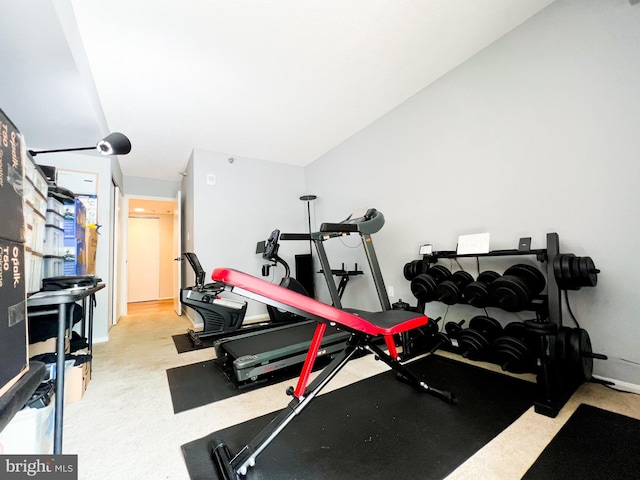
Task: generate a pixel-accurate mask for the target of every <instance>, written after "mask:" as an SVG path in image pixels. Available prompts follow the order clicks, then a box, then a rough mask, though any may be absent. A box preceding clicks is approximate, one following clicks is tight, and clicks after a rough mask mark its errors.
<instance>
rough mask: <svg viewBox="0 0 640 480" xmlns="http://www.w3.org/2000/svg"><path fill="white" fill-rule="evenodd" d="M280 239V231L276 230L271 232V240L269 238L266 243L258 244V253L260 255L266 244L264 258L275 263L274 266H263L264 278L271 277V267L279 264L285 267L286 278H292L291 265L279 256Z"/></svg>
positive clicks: (263, 252) (263, 251)
mask: <svg viewBox="0 0 640 480" xmlns="http://www.w3.org/2000/svg"><path fill="white" fill-rule="evenodd" d="M279 239H280V230H278V229H277V228H276V229H275V230H274V231H273V232H271V235H269V238H267V240H266V241H265V242H258V249H257V253H260V250H261V244H264V249H263V250H262V258H264V259H265V260H269V261H270V262H273V265H263V266H262V276H263V277H266V276H267V275H269V270H270V269H271V267H272V266H275V265H277V264H278V263H279V264H281V265H282V266H283V267H284V272H285V273H284V276H285V278H288V277H290V276H291V268H289V264H288V263H287V262H285V261H284V259H283V258H281V257H280V256H279V255H278V250H279V249H280V243H279V242H278V240H279Z"/></svg>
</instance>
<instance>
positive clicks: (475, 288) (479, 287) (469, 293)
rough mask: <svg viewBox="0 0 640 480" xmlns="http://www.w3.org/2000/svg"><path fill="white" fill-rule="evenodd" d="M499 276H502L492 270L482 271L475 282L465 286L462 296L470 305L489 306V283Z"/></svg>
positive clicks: (477, 306)
mask: <svg viewBox="0 0 640 480" xmlns="http://www.w3.org/2000/svg"><path fill="white" fill-rule="evenodd" d="M498 277H500V274H499V273H498V272H494V271H492V270H487V271H484V272H482V273H480V275H478V278H476V281H475V282H471V283H469V284H468V285H467V286H466V287H465V288H464V291H463V292H462V296H463V297H464V299H465V300H466V301H467V303H468V304H469V305H473V306H474V307H476V308H484V307H487V306H489V303H490V297H489V284H490V283H491V282H493V281H494V280H495V279H496V278H498Z"/></svg>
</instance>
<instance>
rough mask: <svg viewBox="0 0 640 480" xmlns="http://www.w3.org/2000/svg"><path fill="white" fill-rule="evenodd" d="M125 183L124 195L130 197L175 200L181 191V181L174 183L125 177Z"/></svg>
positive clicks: (171, 181) (155, 179)
mask: <svg viewBox="0 0 640 480" xmlns="http://www.w3.org/2000/svg"><path fill="white" fill-rule="evenodd" d="M176 176H177V175H176ZM123 183H124V193H125V194H126V195H129V196H141V197H160V198H175V196H176V194H177V193H178V192H179V191H180V179H178V180H175V181H173V180H159V179H157V178H143V177H131V176H124V177H123Z"/></svg>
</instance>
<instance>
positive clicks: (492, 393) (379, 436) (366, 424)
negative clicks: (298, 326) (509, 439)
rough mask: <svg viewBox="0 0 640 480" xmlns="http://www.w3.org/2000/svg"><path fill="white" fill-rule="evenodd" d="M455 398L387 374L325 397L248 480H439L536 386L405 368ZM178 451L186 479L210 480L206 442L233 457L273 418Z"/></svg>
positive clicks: (429, 363)
mask: <svg viewBox="0 0 640 480" xmlns="http://www.w3.org/2000/svg"><path fill="white" fill-rule="evenodd" d="M409 366H410V368H411V370H412V371H414V372H415V373H417V374H419V375H424V376H426V377H427V378H429V381H430V382H433V383H434V384H437V385H439V386H442V387H446V388H447V389H449V390H452V391H455V393H456V396H457V398H458V403H456V404H455V405H450V404H447V403H445V402H442V401H440V400H438V399H436V398H434V397H432V396H430V395H425V394H424V393H421V392H419V391H417V390H416V389H415V388H413V387H411V386H409V385H405V384H403V383H401V382H399V381H398V380H397V379H396V374H395V372H393V371H389V372H385V373H382V374H379V375H376V376H374V377H371V378H369V379H366V380H362V381H360V382H357V383H355V384H353V385H350V386H348V387H344V388H341V389H339V390H336V391H334V392H331V393H327V394H326V395H321V396H319V397H318V398H317V399H316V400H315V402H313V404H312V405H310V406H309V408H308V409H307V410H306V411H305V412H304V413H303V414H302V415H300V416H299V417H298V418H296V420H295V421H294V422H292V423H291V424H290V425H289V426H288V427H287V428H285V430H284V431H283V432H282V433H281V434H280V435H279V436H278V437H277V438H276V439H275V440H274V441H273V443H271V444H270V445H269V446H268V447H267V449H266V450H265V452H264V454H263V455H261V456H260V457H259V458H258V459H257V466H256V467H255V468H252V469H250V470H249V472H248V474H247V477H246V478H247V479H248V480H254V479H274V478H277V479H279V480H287V479H294V478H304V479H306V480H314V479H323V480H331V479H336V480H342V479H345V478H368V479H371V480H374V479H385V480H386V479H388V478H420V479H424V480H430V479H434V480H435V479H441V478H444V477H446V476H447V475H448V474H449V473H451V472H452V471H453V470H454V469H455V468H457V467H458V466H459V465H460V464H461V463H463V462H464V461H465V460H466V459H467V458H469V457H470V456H471V455H473V454H474V453H475V452H476V451H477V450H478V449H480V448H481V447H482V446H483V445H485V444H486V443H487V442H488V441H489V440H491V439H492V438H493V437H495V436H496V435H497V434H498V433H500V432H501V431H502V430H503V429H504V428H506V427H507V426H508V425H510V424H511V423H512V422H513V421H515V420H516V419H517V418H518V417H519V416H520V415H521V414H522V413H524V411H525V410H526V409H527V408H529V407H530V406H531V405H532V402H533V398H534V392H535V384H533V383H530V382H526V381H523V380H519V379H516V378H513V377H509V376H506V375H502V374H499V373H495V372H491V371H488V370H484V369H481V368H479V367H476V366H473V365H468V364H464V363H460V362H456V361H454V360H450V359H446V358H443V357H439V356H437V355H433V356H430V357H426V358H424V359H420V360H417V361H415V362H412V363H411V364H409ZM277 413H278V412H275V413H273V414H269V415H265V416H262V417H259V418H256V419H253V420H250V421H248V422H244V423H242V424H239V425H236V426H233V427H230V428H227V429H225V430H222V431H219V432H216V433H214V434H212V435H209V436H207V437H204V438H201V439H199V440H195V441H193V442H190V443H188V444H186V445H183V446H182V450H183V453H184V456H185V461H186V464H187V469H188V470H189V474H190V476H191V478H192V479H193V480H196V479H205V478H206V479H215V478H217V476H216V475H217V474H216V472H215V469H214V465H213V460H212V458H211V452H210V449H209V441H210V440H211V439H212V438H214V437H216V438H224V439H225V441H226V443H227V445H228V446H229V448H230V449H231V451H234V452H237V451H238V450H239V449H240V448H242V446H244V445H245V444H246V442H248V441H249V440H250V439H251V438H253V436H255V435H256V434H257V433H258V431H260V429H262V428H263V427H264V426H265V425H266V424H267V423H269V421H270V420H271V419H272V418H274V417H275V416H276V415H277Z"/></svg>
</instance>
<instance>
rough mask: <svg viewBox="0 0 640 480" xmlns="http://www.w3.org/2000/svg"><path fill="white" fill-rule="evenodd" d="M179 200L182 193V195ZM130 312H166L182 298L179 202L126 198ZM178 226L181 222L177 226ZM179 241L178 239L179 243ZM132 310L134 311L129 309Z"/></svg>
mask: <svg viewBox="0 0 640 480" xmlns="http://www.w3.org/2000/svg"><path fill="white" fill-rule="evenodd" d="M178 198H179V194H178ZM125 203H126V209H127V219H126V245H127V252H126V259H125V260H124V262H125V268H124V270H125V271H126V282H125V283H126V288H125V289H123V290H124V292H123V294H124V295H123V296H124V297H125V302H124V303H125V304H126V310H125V312H124V314H125V315H126V314H130V313H134V312H135V311H136V308H139V307H140V306H141V305H142V303H143V302H144V306H145V308H147V309H148V307H149V306H151V305H158V306H159V308H161V309H164V307H165V306H166V304H169V305H173V301H174V300H175V298H176V297H177V296H179V291H177V290H176V287H175V284H176V282H175V279H174V278H173V277H174V270H175V265H174V264H175V263H176V262H175V261H174V259H175V258H176V257H177V255H176V252H175V250H176V248H177V249H178V251H179V247H180V241H179V239H180V225H179V222H176V211H178V210H179V208H180V207H179V204H178V201H177V200H171V199H165V198H150V197H138V198H134V197H127V198H126V202H125ZM176 223H178V224H177V225H176ZM176 239H177V240H176ZM178 255H179V254H178ZM129 307H131V308H129Z"/></svg>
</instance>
